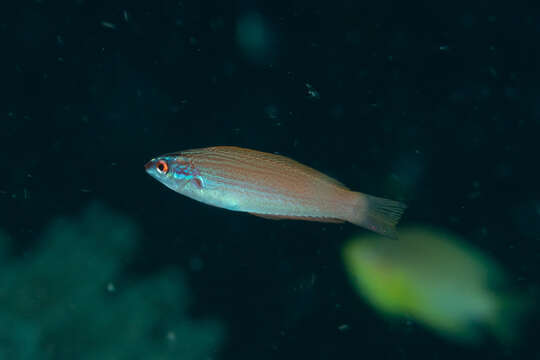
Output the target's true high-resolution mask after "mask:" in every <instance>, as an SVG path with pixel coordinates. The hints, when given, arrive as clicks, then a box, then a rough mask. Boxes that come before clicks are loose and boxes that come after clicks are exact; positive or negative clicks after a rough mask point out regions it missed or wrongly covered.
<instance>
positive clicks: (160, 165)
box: [156, 160, 169, 174]
mask: <svg viewBox="0 0 540 360" xmlns="http://www.w3.org/2000/svg"><path fill="white" fill-rule="evenodd" d="M156 169H157V171H158V173H160V174H166V173H167V172H168V171H169V165H167V162H165V161H163V160H159V161H158V162H157V164H156Z"/></svg>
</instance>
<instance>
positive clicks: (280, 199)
mask: <svg viewBox="0 0 540 360" xmlns="http://www.w3.org/2000/svg"><path fill="white" fill-rule="evenodd" d="M144 167H145V169H146V172H147V173H148V174H150V175H151V176H152V177H154V178H155V179H156V180H158V181H160V182H161V183H163V184H164V185H165V186H167V187H168V188H170V189H172V190H174V191H176V192H177V193H180V194H182V195H185V196H187V197H190V198H192V199H195V200H197V201H200V202H203V203H206V204H209V205H213V206H217V207H221V208H225V209H228V210H233V211H242V212H248V213H250V214H253V215H257V216H260V217H264V218H269V219H296V220H308V221H320V222H336V223H339V222H345V221H348V222H350V223H353V224H355V225H358V226H362V227H364V228H366V229H369V230H371V231H375V232H377V233H380V234H382V235H385V236H388V237H392V238H395V237H396V230H395V225H396V223H397V222H398V221H399V218H400V217H401V215H402V213H403V211H404V210H405V208H406V205H405V204H403V203H400V202H398V201H393V200H387V199H382V198H379V197H375V196H371V195H367V194H363V193H360V192H355V191H351V190H349V189H348V188H347V187H346V186H345V185H343V184H342V183H340V182H339V181H337V180H335V179H333V178H331V177H329V176H327V175H324V174H323V173H321V172H319V171H317V170H315V169H312V168H310V167H308V166H306V165H302V164H300V163H299V162H296V161H294V160H292V159H289V158H287V157H285V156H281V155H275V154H269V153H264V152H260V151H256V150H250V149H244V148H239V147H234V146H216V147H209V148H203V149H193V150H186V151H180V152H177V153H171V154H166V155H162V156H159V157H157V158H154V159H152V160H150V161H149V162H148V163H146V165H145V166H144Z"/></svg>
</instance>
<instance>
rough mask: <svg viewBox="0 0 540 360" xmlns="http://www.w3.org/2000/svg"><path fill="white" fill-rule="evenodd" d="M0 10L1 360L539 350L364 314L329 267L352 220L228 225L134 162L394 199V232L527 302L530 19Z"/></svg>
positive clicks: (24, 5) (532, 218)
mask: <svg viewBox="0 0 540 360" xmlns="http://www.w3.org/2000/svg"><path fill="white" fill-rule="evenodd" d="M3 7H4V8H5V10H2V11H1V13H2V16H1V20H0V33H1V38H2V39H3V40H2V48H3V51H2V56H1V57H0V59H1V60H0V61H1V65H2V66H0V68H1V74H2V76H1V84H2V85H1V86H0V89H2V90H1V91H2V93H1V99H2V100H1V101H0V104H1V105H0V119H1V120H0V124H1V131H0V171H1V172H0V173H1V175H2V176H1V178H0V214H1V217H0V229H1V230H2V231H3V232H5V233H6V234H8V235H9V237H10V238H11V239H12V240H4V242H3V243H2V246H1V247H0V254H1V255H2V257H3V259H4V260H3V261H2V264H3V265H2V268H3V270H2V273H3V275H1V276H0V284H2V286H0V313H1V312H3V314H0V328H4V329H13V330H12V331H8V330H2V332H0V357H2V356H3V357H2V358H5V359H42V358H43V359H64V358H65V359H75V358H81V359H83V358H86V357H85V356H88V357H90V355H91V354H94V355H95V354H97V355H95V356H97V358H106V356H113V355H112V354H114V356H117V358H119V359H124V358H125V359H134V358H138V357H140V358H144V359H150V358H152V357H151V356H157V354H158V353H159V354H161V352H164V353H165V354H167V355H166V356H170V358H183V359H184V358H188V359H190V358H193V359H207V358H215V359H235V360H238V359H275V358H278V359H293V358H302V359H338V358H343V359H350V358H351V359H352V358H365V359H371V358H373V359H377V358H383V359H396V358H398V359H409V358H410V359H419V358H421V359H456V358H493V359H499V358H505V359H506V358H511V359H525V358H529V359H531V358H538V356H540V355H539V353H540V352H539V351H538V349H537V348H536V345H535V343H534V338H535V336H536V332H533V331H532V329H533V328H534V323H535V322H536V315H535V314H534V312H531V313H530V315H529V316H528V318H529V319H530V321H529V322H528V323H527V324H525V325H524V326H523V330H522V331H521V332H520V336H519V338H520V341H519V342H518V345H517V346H515V347H513V348H507V347H504V346H501V345H500V344H498V343H497V342H496V340H494V339H493V338H491V337H489V336H487V337H486V338H485V339H483V340H482V341H480V342H477V343H475V344H474V345H468V346H465V345H463V344H459V343H456V342H454V341H452V340H449V339H447V338H444V337H442V336H440V335H438V334H437V333H436V332H433V331H431V330H429V329H427V328H425V327H423V326H422V325H420V324H418V323H416V322H415V321H414V320H413V319H409V320H407V319H401V320H396V321H388V320H387V319H384V318H382V317H380V316H379V315H378V314H377V313H376V312H375V311H374V310H373V309H372V308H371V307H370V306H369V305H368V304H367V303H366V302H365V301H364V300H363V299H362V298H361V297H359V296H358V294H357V293H356V292H355V291H354V289H352V287H351V286H350V283H349V281H348V279H347V275H346V272H345V269H344V266H343V263H342V259H341V254H340V252H341V246H342V244H343V241H344V240H345V239H347V238H349V237H350V236H352V235H355V234H358V233H359V232H360V231H361V230H359V229H358V228H356V227H354V226H353V225H350V224H344V225H336V224H319V223H306V222H285V221H281V222H274V221H268V220H264V219H260V218H255V217H252V216H249V215H244V214H237V213H232V212H227V211H224V210H221V209H218V208H213V207H209V206H206V205H203V204H200V203H196V202H194V201H192V200H188V199H186V198H184V197H182V196H180V195H177V194H175V193H173V192H172V191H169V190H167V189H165V188H164V187H163V186H161V185H159V184H158V183H157V182H156V181H155V180H153V179H151V178H150V177H149V176H148V175H147V174H146V173H145V171H144V169H143V165H144V164H145V162H146V161H148V160H149V159H150V158H152V157H154V156H156V155H160V154H163V153H167V152H172V151H178V150H182V149H189V148H196V147H204V146H212V145H237V146H242V147H248V148H253V149H258V150H262V151H267V152H278V153H281V154H286V155H287V156H290V157H293V158H294V159H296V160H298V161H301V162H303V163H306V164H308V165H310V166H312V167H315V168H317V169H319V170H321V171H324V172H325V173H327V174H329V175H331V176H333V177H336V178H338V179H340V180H341V181H343V182H344V183H346V184H347V185H349V186H350V187H351V188H353V189H355V190H359V191H363V192H366V193H370V194H374V195H378V196H385V197H389V198H393V199H399V200H402V201H405V202H407V203H408V205H409V209H408V210H407V212H406V214H405V217H404V219H403V223H404V224H408V223H421V224H430V225H433V226H438V227H441V228H445V229H448V230H449V231H452V232H453V233H456V234H459V235H460V236H461V237H463V238H464V239H466V240H467V241H468V242H470V243H471V244H472V245H474V246H475V247H477V248H479V249H481V250H482V251H483V252H485V253H486V254H487V255H488V256H490V257H492V258H494V259H496V261H497V262H498V263H500V264H501V266H502V267H503V268H504V269H506V271H507V272H508V274H510V275H509V277H510V283H511V284H510V285H511V286H512V287H514V288H516V289H517V290H518V291H520V292H522V293H524V294H526V295H527V296H531V297H532V296H534V295H535V294H536V293H537V292H538V279H539V277H540V266H539V261H540V245H539V242H538V241H539V240H540V225H539V223H540V194H539V191H538V184H539V180H540V178H539V175H538V174H539V172H538V157H539V154H540V152H539V146H538V136H539V134H540V132H539V130H540V107H539V105H538V103H539V99H540V90H539V87H538V84H539V83H540V81H539V80H540V73H539V70H540V68H539V55H540V54H539V50H540V48H539V47H538V41H537V40H538V36H539V35H540V12H538V9H537V8H536V7H534V8H533V7H531V8H526V7H521V6H509V5H508V4H502V3H501V4H500V5H497V4H489V6H488V5H486V6H482V5H477V4H471V3H469V2H463V3H461V2H458V3H448V4H445V5H442V4H440V3H432V2H426V3H424V4H411V3H403V2H400V1H383V2H379V3H373V2H358V1H333V2H328V1H315V2H313V1H293V2H289V1H272V2H262V1H254V2H249V1H238V2H220V1H204V2H202V1H195V0H185V1H166V0H164V1H156V2H149V1H121V0H114V1H84V0H78V1H74V0H73V1H56V2H52V1H24V2H16V3H15V2H14V3H12V4H10V5H4V6H3ZM96 202H97V203H98V205H95V204H96ZM92 204H94V205H92ZM92 206H98V207H99V208H98V209H99V210H95V208H92ZM89 207H90V210H89ZM92 209H94V210H92ZM85 214H86V215H85ZM61 216H62V217H67V219H66V220H64V223H63V225H62V224H60V225H56V226H57V227H60V230H58V229H56V230H55V229H52V230H51V226H52V225H50V224H51V222H54V221H58V220H57V219H58V218H59V217H61ZM66 222H67V224H68V225H66ZM47 229H49V230H47ZM66 229H67V230H66ZM115 229H116V230H115ZM118 229H120V230H118ZM122 229H128V230H122ZM115 231H116V232H115ZM125 231H132V233H129V234H128V235H126V233H125ZM47 234H50V235H47ZM54 239H62V240H58V241H59V243H58V244H57V245H55V246H53V245H52V244H53V243H54V242H55V240H54ZM77 244H85V245H84V246H83V245H81V246H78V245H77ZM92 244H94V245H92ZM51 248H53V249H56V250H54V251H52V250H51V251H49V252H47V249H49V250H50V249H51ZM46 254H49V255H48V256H46ZM39 259H42V260H39ZM40 261H41V263H40ZM40 264H41V265H40ZM47 269H51V270H50V273H49V272H48V270H47ZM170 271H172V272H173V273H175V274H176V273H178V274H179V275H178V276H179V278H176V277H175V276H176V275H175V276H167V275H166V274H168V272H170ZM70 274H71V276H68V275H70ZM100 274H101V275H100ZM164 274H165V275H164ZM100 276H101V277H100ZM157 279H163V284H164V285H163V284H162V283H159V281H158V280H157ZM94 283H95V286H90V285H89V284H94ZM149 283H150V284H151V285H148V284H149ZM158 283H159V284H161V285H159V284H158ZM144 284H147V286H148V287H145V286H146V285H144ZM156 284H157V285H156ZM1 309H4V310H1ZM115 309H116V310H115ZM124 312H125V316H121V315H119V314H123V313H124ZM97 319H99V321H98V320H97ZM135 320H137V321H135ZM206 321H208V322H209V323H207V322H206ZM2 322H3V323H4V326H2ZM104 324H106V325H104ZM141 324H143V325H141ZM179 324H180V325H179ZM178 326H179V327H178ZM130 329H131V330H133V331H132V332H133V334H131V335H130V334H128V333H130ZM529 329H531V330H529ZM74 334H78V335H77V336H75V335H74ZM72 337H75V338H76V339H72ZM111 349H114V351H113V350H111ZM126 349H129V351H128V350H126ZM167 358H169V357H167Z"/></svg>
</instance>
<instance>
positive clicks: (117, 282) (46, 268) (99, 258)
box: [0, 204, 224, 360]
mask: <svg viewBox="0 0 540 360" xmlns="http://www.w3.org/2000/svg"><path fill="white" fill-rule="evenodd" d="M139 237H140V233H139V230H138V229H137V227H136V226H135V224H134V223H133V222H132V221H130V220H129V219H127V218H126V217H123V216H121V215H119V214H116V213H114V212H112V211H111V210H109V209H108V208H106V207H104V206H103V205H100V204H92V205H91V206H89V207H88V208H87V209H86V210H85V211H84V212H83V214H82V215H81V216H80V217H78V218H59V219H57V220H55V221H53V223H52V224H50V225H49V226H48V227H47V229H46V230H45V231H44V235H43V236H42V237H41V238H40V239H39V245H38V247H37V248H36V249H34V250H32V251H31V253H30V254H28V255H26V256H24V257H23V258H19V257H18V258H15V257H13V256H11V255H9V252H10V251H9V250H10V245H11V244H12V240H11V239H10V238H9V237H8V236H7V235H5V234H4V233H2V232H1V231H0V261H1V262H2V265H3V271H2V272H1V273H0V324H2V326H0V359H14V360H18V359H21V360H23V359H55V360H61V359H105V360H107V359H111V360H112V359H114V360H121V359H145V360H146V359H185V360H191V359H193V360H197V359H213V358H214V357H215V355H216V353H217V351H218V350H219V346H220V344H221V343H222V341H223V334H224V331H223V327H222V325H221V324H220V323H219V322H217V321H214V320H202V321H201V320H193V319H190V318H189V317H188V316H187V315H186V314H185V312H186V307H187V306H188V303H189V299H188V297H189V294H188V289H187V287H186V282H185V280H184V279H183V277H182V274H181V273H180V272H179V271H177V270H175V269H170V270H167V271H164V272H161V273H160V274H158V275H155V276H152V277H147V278H144V279H129V280H126V277H125V273H124V271H123V270H124V269H125V267H126V265H127V264H128V263H129V262H130V261H131V260H132V257H133V254H134V251H135V249H136V246H137V241H138V239H139Z"/></svg>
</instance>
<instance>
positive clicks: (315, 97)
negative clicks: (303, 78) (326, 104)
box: [306, 83, 321, 100]
mask: <svg viewBox="0 0 540 360" xmlns="http://www.w3.org/2000/svg"><path fill="white" fill-rule="evenodd" d="M306 89H307V94H308V97H309V98H310V99H312V100H319V99H320V98H321V95H320V94H319V92H318V91H317V90H315V88H314V87H313V85H311V84H308V83H306Z"/></svg>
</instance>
